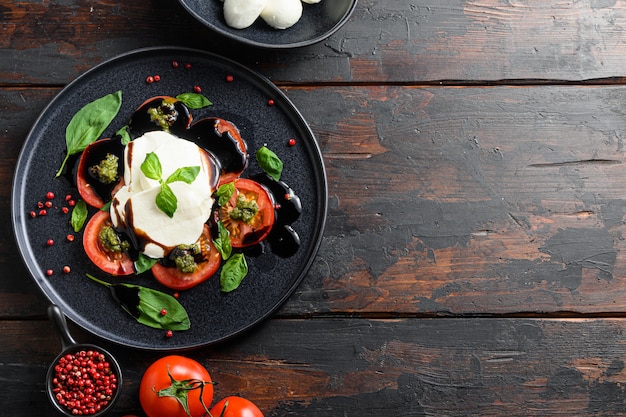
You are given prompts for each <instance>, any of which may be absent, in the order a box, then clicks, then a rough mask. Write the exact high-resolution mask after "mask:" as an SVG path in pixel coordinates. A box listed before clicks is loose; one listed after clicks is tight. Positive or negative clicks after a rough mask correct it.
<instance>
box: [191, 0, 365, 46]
mask: <svg viewBox="0 0 626 417" xmlns="http://www.w3.org/2000/svg"><path fill="white" fill-rule="evenodd" d="M179 1H180V3H181V4H182V5H183V7H184V8H185V9H187V11H188V12H189V13H190V14H191V15H192V16H194V17H195V18H196V19H197V20H199V21H200V22H201V23H203V24H204V25H205V26H207V27H208V28H210V29H212V30H214V31H215V32H217V33H219V34H221V35H223V36H225V37H227V38H230V39H234V40H236V41H238V42H241V43H243V44H246V45H249V46H255V47H259V48H268V49H288V48H298V47H302V46H308V45H313V44H315V43H318V42H321V41H323V40H324V39H327V38H328V37H330V36H331V35H332V34H333V33H335V32H336V31H337V30H339V28H340V27H342V26H343V25H344V24H345V23H346V22H347V21H348V19H349V18H350V16H351V15H352V12H353V11H354V9H355V7H356V4H357V0H321V1H320V2H319V3H317V4H306V3H303V4H302V6H303V8H304V10H303V12H302V17H301V18H300V20H299V21H298V23H296V24H295V25H293V26H292V27H290V28H288V29H282V30H278V29H274V28H272V27H270V26H269V25H268V24H266V23H265V22H264V21H263V19H261V18H259V19H257V21H256V22H255V23H254V24H253V25H252V26H250V27H248V28H246V29H233V28H231V27H230V26H228V25H227V24H226V21H225V20H224V11H223V4H222V1H221V0H179Z"/></svg>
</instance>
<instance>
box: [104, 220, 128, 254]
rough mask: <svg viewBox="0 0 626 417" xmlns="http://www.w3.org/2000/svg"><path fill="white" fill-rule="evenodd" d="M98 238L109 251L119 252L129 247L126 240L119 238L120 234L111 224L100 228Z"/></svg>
mask: <svg viewBox="0 0 626 417" xmlns="http://www.w3.org/2000/svg"><path fill="white" fill-rule="evenodd" d="M98 238H99V239H100V242H101V243H102V245H103V246H104V247H105V248H106V250H108V251H109V252H115V253H121V252H124V251H127V250H128V249H129V248H130V243H128V241H126V240H122V239H120V236H119V235H118V234H117V232H116V231H115V229H113V227H111V226H105V227H103V228H102V229H101V230H100V233H98Z"/></svg>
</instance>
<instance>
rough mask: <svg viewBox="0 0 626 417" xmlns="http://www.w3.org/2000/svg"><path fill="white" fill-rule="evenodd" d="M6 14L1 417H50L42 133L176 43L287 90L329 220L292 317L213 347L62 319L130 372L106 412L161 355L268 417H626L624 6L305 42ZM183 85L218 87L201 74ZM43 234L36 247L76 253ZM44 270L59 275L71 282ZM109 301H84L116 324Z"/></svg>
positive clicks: (438, 12) (94, 17)
mask: <svg viewBox="0 0 626 417" xmlns="http://www.w3.org/2000/svg"><path fill="white" fill-rule="evenodd" d="M215 1H218V0H215ZM324 1H330V0H322V1H321V2H320V3H319V4H323V3H324ZM505 3H506V4H505ZM0 19H1V21H2V29H3V30H2V36H3V37H2V39H3V42H2V43H0V53H1V54H2V59H1V60H0V105H1V107H2V110H3V111H2V113H1V115H0V121H1V122H0V126H2V129H1V130H0V150H1V152H0V155H1V156H0V158H1V163H0V170H1V175H0V187H2V188H1V190H2V196H3V198H2V199H1V200H0V204H1V206H0V209H1V210H2V212H3V216H4V218H5V219H6V221H5V222H4V233H3V234H2V238H1V240H0V251H1V253H0V268H1V272H2V273H1V275H2V280H1V281H0V299H1V300H2V303H0V305H1V307H0V333H1V334H2V335H3V338H2V343H1V344H0V371H1V373H2V375H3V378H2V383H1V384H2V390H0V392H1V393H0V401H1V403H2V404H3V406H2V412H1V413H0V414H2V415H10V416H13V417H19V416H33V415H54V413H55V412H56V411H55V409H54V408H53V406H52V405H51V404H50V401H49V400H48V398H47V393H46V372H47V369H48V368H49V367H50V365H51V364H52V361H53V360H54V358H55V357H56V356H57V355H58V354H59V352H61V350H62V347H61V342H60V339H59V336H58V334H57V333H56V331H55V330H54V327H53V326H52V324H51V322H50V321H49V320H48V318H47V315H46V311H47V308H48V306H49V304H50V302H49V300H48V299H47V298H46V296H45V295H44V294H43V293H42V291H41V290H40V288H39V287H38V285H36V283H35V281H34V280H33V279H32V277H31V276H30V273H29V271H28V270H27V268H26V267H25V266H24V262H23V260H22V259H21V256H20V250H19V249H18V246H17V243H16V239H15V237H14V232H13V229H12V224H11V221H10V219H11V218H12V214H11V211H12V204H13V202H12V186H13V181H14V178H13V176H14V171H15V168H16V165H17V163H18V158H19V156H20V151H21V150H22V146H23V145H24V142H25V140H26V138H27V137H28V134H29V131H30V129H31V127H32V126H33V125H35V123H37V122H38V117H39V115H40V114H42V112H43V111H44V110H45V109H47V106H48V104H49V103H50V102H51V101H52V100H53V98H54V97H55V96H56V95H57V94H58V93H59V92H60V91H62V90H63V88H64V87H65V86H67V85H68V84H69V83H71V82H72V81H74V80H75V79H77V78H78V77H79V76H81V74H83V73H85V72H86V71H88V70H90V69H91V68H93V67H96V66H98V65H99V64H100V63H102V62H105V61H107V60H109V59H111V58H113V57H116V56H119V55H121V54H125V53H128V52H129V51H133V50H137V49H139V48H146V47H157V46H175V47H182V48H193V49H197V50H202V51H207V52H210V53H214V54H217V55H219V56H222V57H225V58H227V59H230V60H232V61H233V62H236V63H239V64H241V65H243V66H245V67H247V68H249V69H251V70H253V71H255V72H257V73H258V74H261V75H262V76H265V77H267V78H268V79H269V80H271V82H272V83H274V84H275V85H276V86H277V87H278V88H279V89H280V90H281V91H282V92H283V93H284V94H285V95H286V97H288V99H289V100H291V102H292V103H293V104H294V105H295V107H296V108H297V109H298V111H299V112H300V113H301V115H302V117H303V119H304V120H306V122H307V123H308V126H309V127H310V129H311V131H312V132H313V133H314V135H315V138H316V140H317V144H318V145H319V149H320V152H321V154H322V156H323V164H324V168H325V174H326V178H327V185H328V193H327V195H328V200H327V203H328V210H327V216H326V218H325V228H324V231H323V239H322V240H321V244H320V246H319V250H318V251H317V253H316V255H315V257H314V258H313V260H312V263H311V265H310V269H309V270H308V272H307V273H306V275H305V276H304V279H303V280H302V281H301V282H300V283H299V285H298V286H297V288H296V289H295V291H294V292H293V293H292V294H291V295H290V296H289V297H288V298H287V299H286V300H284V303H282V304H281V306H280V308H279V309H278V310H276V311H274V312H272V314H271V315H270V317H268V318H266V319H263V320H260V321H259V322H258V323H255V325H254V326H252V328H250V329H247V330H246V331H244V332H242V333H240V334H237V335H236V336H235V337H231V338H227V340H223V341H221V342H220V343H217V344H211V345H209V346H202V347H198V348H194V349H187V350H182V351H181V350H176V349H174V350H172V351H170V350H167V349H158V350H146V349H137V348H132V347H127V346H125V345H123V344H120V343H116V342H115V341H113V342H112V341H110V340H108V339H106V338H101V337H99V336H97V335H94V334H92V332H89V331H86V330H84V329H83V328H81V327H80V326H78V325H76V324H74V323H70V332H71V334H72V335H73V337H74V339H76V340H77V341H78V342H79V343H92V344H95V345H98V346H103V347H104V348H105V349H106V350H107V351H109V352H111V353H112V354H113V355H114V356H115V357H116V358H117V359H118V361H119V363H120V366H121V368H122V373H123V382H122V386H121V387H119V389H120V396H119V398H118V399H117V401H116V403H115V404H114V407H113V409H112V410H111V412H110V414H109V415H111V416H124V415H136V416H146V413H145V412H144V410H142V407H141V404H140V383H141V380H142V376H143V374H144V372H145V371H146V370H147V369H148V367H149V366H150V365H151V364H153V363H155V362H156V361H157V360H159V359H160V358H163V357H164V356H167V355H170V354H176V355H182V356H185V357H187V358H189V359H193V360H194V361H196V362H198V363H200V364H201V365H202V366H203V367H205V368H206V370H208V372H209V374H210V377H211V379H212V381H213V383H214V385H211V387H212V388H213V390H214V395H213V403H216V402H217V401H219V400H220V399H222V398H224V397H228V396H232V395H235V396H239V397H244V398H246V399H248V400H250V401H252V402H254V404H256V405H257V406H258V407H259V409H260V410H261V411H262V412H263V415H265V416H266V417H269V416H276V417H278V416H287V415H289V416H307V417H331V416H332V417H334V416H359V417H363V416H380V415H381V414H382V415H400V416H409V415H411V416H413V415H415V416H418V415H419V416H421V415H493V416H501V415H510V416H547V415H568V416H578V415H580V416H588V415H611V416H617V415H626V407H625V406H624V399H625V398H626V391H625V388H624V386H626V370H625V368H624V363H625V362H626V343H624V342H625V339H624V335H623V333H624V328H625V327H626V321H625V314H626V240H624V236H626V220H625V216H626V164H625V163H624V161H625V150H624V143H623V137H624V136H625V135H626V86H625V85H624V84H625V83H624V77H625V76H626V70H625V69H624V68H626V46H625V45H626V34H625V33H624V31H623V30H622V28H623V27H624V26H625V25H626V4H624V3H623V2H611V1H606V2H599V1H592V0H583V1H579V2H566V3H564V2H558V1H554V0H548V1H545V2H541V4H539V3H537V4H534V3H533V2H531V3H530V4H526V3H524V4H521V3H519V4H518V3H510V2H500V1H496V0H485V1H479V2H470V1H462V0H455V1H450V2H440V1H435V0H429V1H421V2H418V3H410V2H408V1H405V0H390V1H385V2H377V1H371V0H361V1H359V3H358V4H357V7H356V9H355V11H354V13H353V15H352V16H351V18H350V20H349V21H348V22H347V24H346V25H345V26H344V27H342V28H341V29H340V30H339V31H337V32H336V33H334V34H333V35H332V36H331V37H330V38H328V39H326V40H324V41H322V42H320V43H317V44H315V45H313V46H308V47H304V48H299V49H292V50H267V49H255V48H253V47H246V46H242V45H239V44H237V43H234V41H231V40H227V39H223V38H221V37H219V36H218V35H216V34H215V33H213V32H212V31H210V30H209V29H207V28H205V27H204V26H202V25H201V24H200V23H198V22H197V21H196V20H194V18H193V17H192V16H191V15H190V14H189V13H188V12H187V11H186V10H185V9H184V8H183V7H182V6H181V5H179V4H178V3H177V2H166V1H164V0H157V1H153V2H145V1H139V0H129V1H126V2H118V3H110V2H100V3H94V4H87V3H84V2H78V1H74V0H70V1H63V2H60V1H54V0H53V1H51V2H15V1H8V2H5V3H4V4H3V5H2V6H0ZM176 64H177V66H180V67H179V68H176V69H175V70H176V71H188V70H189V68H188V69H185V68H184V66H185V64H186V63H184V62H180V63H179V62H176ZM173 70H174V69H172V71H173ZM144 78H145V83H144V84H142V88H153V87H155V86H157V85H160V84H159V83H163V82H165V81H166V80H165V79H164V78H165V76H164V74H163V73H160V72H159V73H150V74H147V76H146V77H144ZM214 81H215V82H220V83H228V82H237V78H236V77H235V78H234V79H230V80H228V79H220V80H219V81H218V80H214ZM92 87H93V89H94V91H100V90H101V88H102V86H101V85H93V86H92ZM187 87H188V92H189V93H193V94H202V95H204V96H206V97H207V98H208V99H209V100H210V99H211V98H212V97H211V83H210V82H205V83H204V84H200V83H191V84H190V85H188V86H187ZM174 93H178V92H173V93H172V94H174ZM101 95H103V94H101ZM274 100H275V98H274V97H272V98H270V99H268V100H267V102H264V103H263V105H264V106H266V107H267V108H275V107H276V108H278V107H281V106H282V105H283V104H281V103H279V102H278V101H277V102H276V103H275V102H274ZM137 104H141V103H137ZM250 105H253V104H252V101H251V104H250ZM71 117H72V115H71V114H68V115H67V121H68V122H69V120H70V118H71ZM270 133H271V132H270ZM242 136H244V137H245V132H242ZM47 140H59V141H61V143H63V138H62V137H61V138H48V139H47ZM268 141H271V137H268ZM285 146H286V147H292V148H293V150H298V147H299V146H302V141H300V140H299V138H297V137H295V138H289V141H288V142H287V141H286V142H285ZM51 157H52V156H51ZM54 157H56V156H54ZM252 157H253V156H252ZM33 165H34V166H35V169H36V167H37V165H36V161H34V162H33ZM41 175H42V176H44V175H46V176H47V175H50V176H53V175H54V172H52V173H48V172H41ZM159 179H161V178H160V177H159ZM161 181H162V182H163V183H165V180H164V179H163V180H161ZM46 191H49V192H51V193H56V190H52V189H50V190H46ZM297 191H298V190H296V192H297ZM76 197H77V195H71V196H69V197H68V198H66V196H65V195H59V194H56V195H49V196H48V195H46V193H45V192H44V193H42V195H40V196H37V197H33V198H34V199H35V201H36V200H37V199H39V200H41V207H38V206H37V205H33V204H30V203H29V205H28V206H27V207H25V208H24V212H23V213H22V215H24V216H26V217H33V218H36V219H39V217H40V216H41V215H42V214H43V213H44V212H45V213H46V215H48V216H51V217H52V216H57V218H58V216H66V217H67V218H68V219H69V216H71V214H72V211H73V209H74V207H75V205H76V202H77V198H76ZM48 201H54V202H55V203H54V204H50V207H47V206H46V204H47V202H48ZM48 211H49V212H48ZM26 220H28V219H26ZM297 224H298V223H297V221H296V222H294V223H293V226H294V228H297ZM68 227H69V226H68ZM68 230H69V229H68ZM66 235H67V236H66ZM65 236H66V237H65ZM305 237H306V236H305ZM39 238H40V239H39V241H38V242H35V243H32V245H33V250H44V249H46V248H49V247H53V248H54V247H58V245H80V244H81V243H80V240H81V233H70V232H68V233H63V234H60V235H58V236H56V235H55V236H46V235H41V236H39ZM41 267H42V271H41V275H42V277H45V279H49V280H57V284H58V282H59V281H60V282H63V280H66V282H69V280H72V279H76V277H75V273H76V271H77V270H78V269H80V265H78V264H76V263H75V261H74V260H73V259H67V262H66V265H64V267H63V268H62V269H59V268H56V267H55V268H52V267H49V266H47V265H41ZM82 278H84V279H87V278H86V277H82ZM109 278H110V277H109ZM131 279H132V278H129V280H131ZM213 279H218V278H216V277H213V278H210V279H209V281H208V282H210V280H213ZM244 280H245V278H244ZM107 281H108V282H109V283H110V282H113V279H107ZM124 282H128V281H127V280H125V281H124ZM94 285H95V284H94ZM200 285H205V284H200ZM104 291H106V289H105V290H104ZM190 291H191V290H190ZM235 291H236V290H235ZM176 295H178V294H176ZM263 296H264V294H258V299H257V300H255V299H251V300H250V301H249V302H250V303H255V301H258V302H260V301H261V300H262V297H263ZM99 297H100V295H98V296H96V295H94V294H85V295H84V298H83V297H80V298H81V299H80V300H78V301H77V302H79V303H80V304H81V305H92V306H93V313H92V314H93V315H94V316H95V315H102V316H107V315H112V314H114V312H112V311H107V310H106V309H105V310H104V311H103V310H102V309H101V308H100V307H101V301H100V299H99ZM281 301H283V300H281ZM182 302H183V300H181V303H182ZM164 310H165V309H159V310H158V312H161V313H163V315H165V313H166V311H164ZM242 311H245V308H242ZM130 320H132V318H130ZM129 323H130V322H129ZM129 323H126V322H124V321H121V322H120V323H119V326H130V324H129ZM192 326H193V322H192ZM155 331H158V332H159V335H160V337H162V338H171V341H172V342H175V341H176V338H177V337H184V336H181V334H182V333H181V332H177V331H174V332H171V331H165V329H164V330H155ZM212 405H213V404H209V405H208V406H209V407H210V406H212Z"/></svg>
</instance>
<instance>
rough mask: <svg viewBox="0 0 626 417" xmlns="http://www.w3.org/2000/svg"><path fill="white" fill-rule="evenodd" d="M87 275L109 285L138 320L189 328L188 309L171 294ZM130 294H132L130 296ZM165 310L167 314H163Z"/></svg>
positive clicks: (157, 325)
mask: <svg viewBox="0 0 626 417" xmlns="http://www.w3.org/2000/svg"><path fill="white" fill-rule="evenodd" d="M86 275H87V277H88V278H89V279H91V280H92V281H95V282H97V283H98V284H101V285H104V286H105V287H108V288H109V290H110V291H111V295H112V296H113V298H114V299H115V301H117V302H118V304H119V305H120V306H121V307H122V309H124V311H126V312H127V313H128V314H130V315H131V316H133V317H134V318H135V320H137V322H139V323H141V324H143V325H145V326H148V327H152V328H155V329H163V330H188V329H189V327H190V321H189V315H188V314H187V311H186V310H185V308H184V307H183V306H182V305H181V304H180V303H179V302H178V300H176V299H175V298H174V297H172V296H171V295H169V294H166V293H164V292H161V291H157V290H153V289H152V288H148V287H142V286H140V285H132V284H126V283H121V284H111V283H108V282H106V281H103V280H101V279H98V278H96V277H94V276H93V275H90V274H86ZM122 293H125V295H126V296H122ZM129 294H132V296H130V297H129V296H128V295H129ZM128 300H133V301H135V300H136V304H134V303H132V304H129V301H128ZM164 311H165V314H163V312H164Z"/></svg>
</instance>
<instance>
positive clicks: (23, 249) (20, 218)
mask: <svg viewBox="0 0 626 417" xmlns="http://www.w3.org/2000/svg"><path fill="white" fill-rule="evenodd" d="M154 51H158V52H160V53H163V52H165V51H171V52H172V53H177V54H199V55H202V56H204V57H206V58H208V59H211V60H217V61H221V63H224V64H227V65H229V66H231V67H233V68H236V69H237V70H238V71H242V72H244V73H247V74H248V76H250V77H252V78H254V79H256V80H257V81H259V82H261V83H262V84H264V86H265V87H266V88H269V89H271V90H272V91H273V93H275V94H276V95H277V96H280V99H281V100H282V101H283V104H285V105H286V106H287V107H288V109H289V111H290V112H291V117H290V118H293V117H295V118H296V119H298V125H297V126H296V128H297V129H304V130H305V131H306V133H307V134H308V135H309V136H310V139H311V141H310V147H311V148H312V149H313V150H314V151H315V152H314V155H312V158H311V160H312V161H314V171H316V172H317V177H319V179H320V180H321V183H318V181H316V183H318V184H317V186H316V188H317V190H316V195H317V197H318V198H319V203H318V204H317V206H319V207H316V209H315V213H316V214H317V213H319V214H320V215H319V216H316V218H315V219H314V222H313V224H314V227H313V230H314V231H315V232H316V233H315V236H313V239H312V240H311V245H310V247H309V249H308V251H309V252H310V254H309V256H308V257H307V260H306V263H305V265H304V266H303V268H302V269H301V272H300V275H299V276H298V277H295V279H294V280H293V281H292V282H291V283H290V285H288V287H287V289H286V290H285V291H284V293H283V294H282V295H281V297H280V298H278V299H276V300H274V301H273V305H272V307H271V308H269V309H268V310H266V311H265V312H264V314H261V315H259V316H258V317H256V318H255V319H254V320H251V321H250V322H249V323H248V324H247V325H245V326H243V327H241V328H239V329H235V330H233V331H229V332H227V334H226V335H224V336H222V337H220V338H217V339H214V340H207V341H203V342H197V343H190V344H187V345H184V346H166V345H164V346H144V345H137V344H132V343H130V341H129V340H128V338H127V341H126V342H122V341H120V340H115V339H113V338H112V337H110V336H107V335H103V334H98V333H97V332H96V331H95V330H93V329H92V328H96V327H97V326H95V325H94V326H85V324H81V321H80V320H77V319H76V317H74V315H73V310H72V313H70V312H69V311H68V310H67V307H68V305H67V302H65V301H64V300H63V299H62V298H61V297H53V296H52V294H50V293H55V292H56V291H54V288H52V287H51V286H46V285H44V281H45V277H43V275H44V274H43V272H42V271H40V270H38V269H36V268H35V267H34V265H33V263H34V261H33V260H30V261H29V259H27V258H28V256H31V254H34V252H33V251H32V250H31V249H32V248H31V247H32V242H30V241H29V239H27V235H26V234H25V233H19V232H20V231H23V229H24V228H23V227H22V225H23V224H25V223H24V222H25V221H27V219H26V217H27V216H26V213H25V212H24V207H25V206H24V204H22V203H23V201H22V200H23V198H24V195H23V194H24V193H23V192H22V188H23V187H21V184H23V182H24V181H21V179H20V178H18V174H19V172H21V171H23V170H24V165H25V164H26V163H27V162H26V161H27V159H28V157H29V154H30V149H29V145H31V144H32V143H31V142H33V141H35V138H34V137H35V136H36V131H37V130H38V128H40V125H41V124H42V123H43V122H44V121H45V120H46V116H47V115H48V113H49V111H50V109H51V108H53V107H54V106H55V105H56V104H57V103H58V102H59V101H62V100H63V98H64V97H65V96H66V95H68V94H70V93H69V91H71V89H72V88H73V87H74V86H76V85H79V84H80V83H81V82H82V81H83V80H84V79H86V78H88V77H89V76H91V75H92V74H93V73H95V72H97V71H99V70H100V69H101V68H102V67H105V66H108V65H111V64H113V63H114V62H115V61H123V60H124V59H127V58H129V57H133V56H136V55H141V54H147V53H150V52H154ZM328 194H329V190H328V176H327V172H326V167H325V163H324V159H323V154H322V151H321V148H320V145H319V142H318V140H317V137H316V136H315V134H314V132H313V131H312V129H311V127H310V126H309V124H308V123H307V121H306V119H305V118H304V117H303V115H302V113H301V112H300V110H299V109H298V108H297V107H296V106H295V105H294V103H293V102H292V101H291V100H290V99H289V97H287V95H286V94H285V93H284V92H283V91H282V90H281V89H280V88H279V87H278V86H276V85H275V84H274V83H273V82H272V81H271V80H270V79H269V78H267V77H266V76H264V75H263V74H261V73H259V72H257V71H255V70H253V69H251V68H249V67H247V66H245V65H243V64H241V63H239V62H237V61H235V60H233V59H231V58H228V57H224V56H222V55H219V54H216V53H214V52H209V51H205V50H202V49H198V48H190V47H180V46H169V45H165V46H151V47H144V48H137V49H133V50H130V51H126V52H124V53H121V54H118V55H115V56H112V57H109V58H107V59H105V60H104V61H102V62H100V63H98V64H96V65H94V66H93V67H91V68H89V69H88V70H86V71H84V72H83V73H81V74H80V75H78V76H77V77H76V78H75V79H74V80H72V81H70V82H69V83H67V84H66V85H65V86H64V87H62V88H61V90H60V91H58V92H57V93H56V94H55V95H54V96H53V97H52V99H51V100H50V101H49V102H48V103H47V104H46V106H45V107H44V108H43V110H42V111H41V113H40V114H39V115H38V116H37V118H36V119H35V121H34V122H33V124H32V126H31V127H30V129H29V131H28V134H27V135H26V136H25V138H24V141H23V144H22V146H21V149H20V152H19V154H18V156H17V160H16V163H15V167H14V170H13V178H12V182H11V227H12V232H13V238H14V240H15V242H16V245H17V249H18V253H19V256H20V259H21V261H22V264H23V265H24V266H25V268H26V272H27V273H28V275H29V276H30V277H31V278H32V280H33V281H34V282H35V284H36V286H37V288H38V289H39V291H40V292H41V294H43V296H44V297H45V298H46V300H47V301H48V302H49V303H51V304H57V305H59V307H61V308H63V307H65V308H64V310H63V312H64V314H65V315H66V317H67V319H68V320H70V321H71V322H72V323H74V324H75V325H76V326H78V327H79V328H80V329H82V330H84V331H86V332H87V333H89V334H91V335H93V336H95V337H97V338H99V339H101V340H103V341H106V342H109V343H112V344H114V345H117V346H121V347H126V348H130V349H135V350H140V351H153V352H159V351H161V352H177V351H187V350H193V349H197V348H202V347H208V346H215V345H219V344H222V343H224V342H226V341H228V340H231V339H233V338H236V337H239V336H241V335H243V334H244V333H247V332H249V331H250V330H251V329H253V328H254V327H257V326H258V325H259V324H260V323H262V322H264V321H266V320H267V319H268V318H270V317H271V316H272V315H273V314H274V313H276V311H277V310H279V309H280V308H281V307H282V306H283V305H284V304H285V302H286V301H287V300H288V299H289V298H290V297H291V296H292V295H293V294H294V292H295V290H296V289H297V287H298V286H299V285H300V283H301V282H302V280H303V279H304V277H305V276H306V275H307V274H308V272H309V270H310V268H311V266H312V264H313V262H314V261H315V258H316V256H317V254H318V252H319V248H320V246H321V244H322V241H323V237H324V232H325V229H326V221H327V216H328V205H329V202H328ZM59 301H61V302H59ZM77 315H78V314H77ZM78 316H79V315H78ZM85 322H86V320H83V321H82V323H85ZM90 327H91V328H90ZM107 333H109V332H107Z"/></svg>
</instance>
